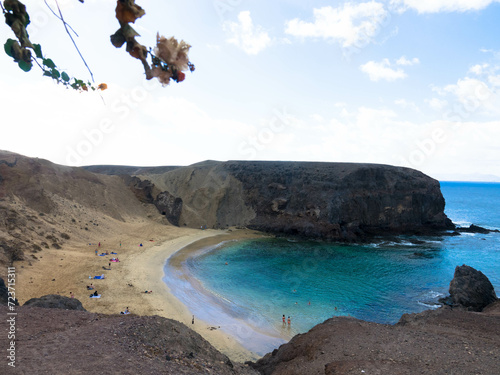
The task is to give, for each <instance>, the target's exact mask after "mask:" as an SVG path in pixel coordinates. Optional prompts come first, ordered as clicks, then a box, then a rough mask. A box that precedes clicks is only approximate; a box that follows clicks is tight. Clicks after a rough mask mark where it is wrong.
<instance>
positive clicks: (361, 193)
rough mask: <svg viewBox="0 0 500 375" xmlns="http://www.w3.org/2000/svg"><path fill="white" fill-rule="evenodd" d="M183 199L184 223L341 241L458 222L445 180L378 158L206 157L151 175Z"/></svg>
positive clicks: (425, 230) (421, 230) (428, 229)
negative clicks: (449, 207)
mask: <svg viewBox="0 0 500 375" xmlns="http://www.w3.org/2000/svg"><path fill="white" fill-rule="evenodd" d="M143 177H144V178H148V179H151V180H152V181H153V182H154V184H155V185H156V186H158V187H159V189H160V190H166V191H168V192H169V193H170V194H171V195H172V196H175V197H178V198H179V199H181V200H182V202H183V208H182V212H181V213H180V217H179V224H180V225H186V226H191V227H199V226H202V225H206V226H207V227H226V226H234V225H243V226H248V227H250V228H253V229H258V230H262V231H266V232H272V233H281V234H292V235H303V236H309V237H319V238H327V239H335V240H347V241H349V240H359V239H362V238H363V237H365V236H371V235H378V234H399V233H429V232H431V231H434V230H443V229H451V228H453V224H452V223H451V222H450V221H449V220H448V219H447V217H446V215H445V214H444V205H445V201H444V198H443V196H442V194H441V191H440V186H439V182H438V181H436V180H434V179H432V178H430V177H428V176H426V175H424V174H423V173H421V172H418V171H416V170H413V169H408V168H401V167H392V166H387V165H377V164H352V163H313V162H246V161H230V162H225V163H221V162H205V163H200V164H195V165H192V166H189V167H181V168H177V169H175V170H172V171H169V172H167V173H164V174H162V175H149V176H143Z"/></svg>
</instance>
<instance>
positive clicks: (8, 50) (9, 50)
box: [3, 39, 16, 58]
mask: <svg viewBox="0 0 500 375" xmlns="http://www.w3.org/2000/svg"><path fill="white" fill-rule="evenodd" d="M14 43H16V41H15V40H14V39H7V41H6V42H5V44H4V45H3V48H4V49H5V53H6V54H7V55H9V56H10V57H12V58H14V54H13V53H12V45H13V44H14Z"/></svg>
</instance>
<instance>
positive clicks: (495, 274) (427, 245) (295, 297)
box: [166, 182, 500, 354]
mask: <svg viewBox="0 0 500 375" xmlns="http://www.w3.org/2000/svg"><path fill="white" fill-rule="evenodd" d="M441 189H442V192H443V195H444V197H445V199H446V213H447V215H448V217H450V219H452V221H453V222H455V223H457V224H459V225H468V224H470V223H474V224H476V225H480V226H484V227H487V228H491V229H498V228H500V184H481V183H456V182H444V183H442V184H441ZM414 240H418V241H423V243H419V244H414V242H415V241H414ZM226 263H227V264H226ZM462 264H467V265H469V266H472V267H474V268H476V269H479V270H480V271H482V272H483V273H484V274H485V275H486V276H487V277H488V278H489V279H490V281H491V282H492V284H493V285H494V287H495V289H496V291H497V294H498V293H499V291H500V234H493V233H492V234H489V235H482V234H463V235H461V236H457V237H447V236H442V237H419V238H416V237H400V238H398V239H397V241H394V242H385V243H378V244H371V245H363V246H361V245H339V244H331V243H324V242H314V241H294V240H291V239H269V238H267V239H257V240H250V241H240V242H233V243H229V244H224V246H218V247H217V248H216V249H205V251H203V252H200V254H198V255H196V256H194V257H192V258H190V259H189V260H188V261H186V263H185V264H184V269H183V272H184V273H185V274H188V275H189V276H190V277H194V278H195V279H196V280H198V281H199V283H195V285H193V284H188V283H186V282H182V281H180V280H179V278H178V277H179V276H180V275H178V274H175V273H173V272H174V271H173V270H169V273H170V276H169V277H167V279H166V282H167V284H168V285H169V286H170V287H171V289H172V291H173V292H174V294H176V295H177V297H179V298H180V299H181V300H182V301H183V302H184V303H185V304H186V305H187V306H188V307H189V308H190V310H191V311H192V313H193V314H195V315H197V316H199V317H200V319H203V320H205V321H207V322H209V323H210V324H214V325H215V326H221V329H225V330H226V331H227V332H229V333H231V334H233V335H234V336H235V337H237V338H238V339H239V340H240V342H242V343H243V344H244V345H245V346H247V347H248V348H249V349H250V350H253V351H254V352H257V353H259V354H264V353H265V352H268V351H270V350H272V349H273V348H274V347H276V346H278V345H279V344H280V343H282V342H284V341H285V340H286V339H288V338H290V337H291V336H293V335H295V334H297V333H302V332H306V331H308V330H309V329H310V328H312V327H313V326H314V325H316V324H318V323H321V322H323V321H324V320H326V319H328V318H330V317H332V316H347V315H349V316H353V317H356V318H359V319H363V320H367V321H372V322H378V323H389V324H393V323H396V322H397V321H398V320H399V318H400V317H401V315H402V314H404V313H413V312H421V311H423V310H427V309H429V308H435V307H436V302H437V299H438V298H439V297H441V296H443V295H445V294H447V291H448V287H449V283H450V281H451V279H452V278H453V273H454V269H455V267H456V266H457V265H462ZM167 267H168V265H167ZM166 273H167V272H166ZM283 314H284V315H285V316H286V317H288V316H290V317H291V320H292V324H291V326H290V327H288V325H287V326H286V327H283V325H282V321H281V317H282V315H283Z"/></svg>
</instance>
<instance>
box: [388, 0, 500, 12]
mask: <svg viewBox="0 0 500 375" xmlns="http://www.w3.org/2000/svg"><path fill="white" fill-rule="evenodd" d="M497 2H500V1H499V0H392V1H391V4H394V5H396V6H397V7H399V10H400V11H404V10H407V9H414V10H416V11H417V12H418V13H437V12H467V11H471V10H481V9H484V8H486V7H488V6H489V5H490V4H492V3H497Z"/></svg>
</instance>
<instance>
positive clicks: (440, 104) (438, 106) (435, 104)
mask: <svg viewBox="0 0 500 375" xmlns="http://www.w3.org/2000/svg"><path fill="white" fill-rule="evenodd" d="M425 102H426V103H427V104H428V105H429V107H431V108H432V109H433V110H435V111H441V110H443V109H444V108H445V107H446V106H447V105H448V102H447V101H446V100H443V99H439V98H432V99H426V100H425Z"/></svg>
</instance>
